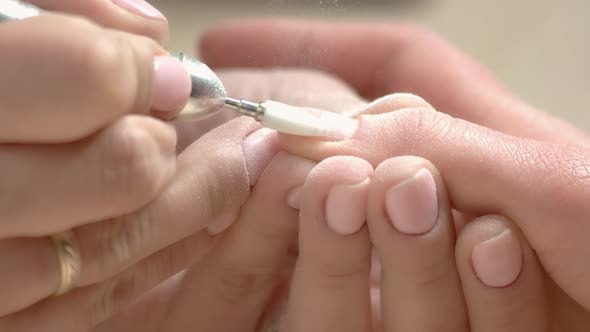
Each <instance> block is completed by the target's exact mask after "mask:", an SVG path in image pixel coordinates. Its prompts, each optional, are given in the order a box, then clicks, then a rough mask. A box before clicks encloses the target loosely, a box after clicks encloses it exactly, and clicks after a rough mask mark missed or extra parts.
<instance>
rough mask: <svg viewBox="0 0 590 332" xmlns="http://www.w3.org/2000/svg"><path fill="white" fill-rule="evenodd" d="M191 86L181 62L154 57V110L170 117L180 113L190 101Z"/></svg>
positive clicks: (169, 58)
mask: <svg viewBox="0 0 590 332" xmlns="http://www.w3.org/2000/svg"><path fill="white" fill-rule="evenodd" d="M191 85H192V83H191V78H190V76H189V74H188V72H187V71H186V69H185V68H184V66H183V65H182V63H181V62H180V61H178V60H177V59H175V58H173V57H170V56H156V57H154V86H153V99H152V109H154V110H155V111H158V112H161V113H164V114H170V115H171V113H174V112H178V111H179V110H180V109H181V108H182V107H183V106H184V105H185V104H186V102H187V101H188V98H189V96H190V92H191V87H192V86H191Z"/></svg>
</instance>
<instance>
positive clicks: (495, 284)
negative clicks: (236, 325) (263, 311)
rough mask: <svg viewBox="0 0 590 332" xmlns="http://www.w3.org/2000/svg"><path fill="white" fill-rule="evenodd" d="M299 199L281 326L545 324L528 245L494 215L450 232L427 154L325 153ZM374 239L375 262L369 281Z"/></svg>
mask: <svg viewBox="0 0 590 332" xmlns="http://www.w3.org/2000/svg"><path fill="white" fill-rule="evenodd" d="M300 197H301V200H300V202H299V203H298V204H297V203H296V204H297V205H298V206H300V208H301V212H300V216H301V217H300V238H299V247H300V251H299V252H300V255H299V258H298V261H297V265H296V268H295V272H294V276H293V281H292V283H293V284H292V286H291V289H290V294H291V295H290V298H289V303H288V305H287V308H286V312H285V313H284V316H283V319H282V320H281V321H280V325H279V326H280V329H278V330H280V331H293V332H295V331H458V332H460V331H498V330H502V331H523V330H532V331H538V330H544V329H545V328H544V327H545V324H546V323H547V317H546V315H545V313H546V311H545V310H546V309H547V308H546V307H545V302H544V297H543V295H544V294H543V293H542V292H538V290H539V288H541V287H542V281H543V272H542V269H541V268H540V266H539V263H538V261H537V259H536V257H535V254H534V252H533V250H532V249H531V248H530V247H529V246H528V245H527V243H526V240H525V239H524V238H523V237H522V236H521V234H520V232H519V231H518V229H517V228H516V227H515V226H514V225H513V224H512V223H510V222H509V221H508V220H505V219H504V218H501V217H497V216H482V217H480V218H478V219H476V220H474V221H472V222H471V223H470V224H469V225H468V226H466V227H465V228H464V229H463V230H462V231H461V233H460V234H459V235H458V239H457V240H456V239H455V229H454V224H453V217H452V213H451V209H450V203H449V200H448V196H447V193H446V190H445V185H444V182H443V179H442V178H441V177H440V174H439V173H438V172H437V170H436V169H435V168H434V167H433V165H432V164H430V163H429V162H427V161H425V160H423V159H420V158H415V157H397V158H392V159H389V160H386V161H384V162H383V163H381V164H380V165H379V166H378V167H377V168H376V169H375V171H373V167H372V166H371V165H370V164H369V163H367V162H366V161H363V160H360V159H357V158H353V157H334V158H329V159H326V160H324V161H323V162H321V163H320V164H319V165H318V166H317V167H316V168H314V169H313V170H312V172H311V174H310V176H309V177H308V179H307V181H306V183H305V185H304V187H303V190H302V193H301V196H300ZM365 220H366V225H365ZM366 226H368V227H366ZM373 247H374V248H375V249H376V253H377V257H378V258H379V260H380V261H381V262H382V266H383V267H382V271H379V270H380V269H379V268H377V269H374V272H376V273H373V278H372V280H371V278H370V270H371V248H373ZM374 266H375V265H374ZM375 275H376V276H377V278H375V277H374V276H375ZM379 276H380V278H379ZM369 285H371V286H372V287H371V292H370V293H369ZM371 309H373V310H371ZM577 327H578V328H580V327H581V326H577ZM262 331H266V330H264V329H263V330H262Z"/></svg>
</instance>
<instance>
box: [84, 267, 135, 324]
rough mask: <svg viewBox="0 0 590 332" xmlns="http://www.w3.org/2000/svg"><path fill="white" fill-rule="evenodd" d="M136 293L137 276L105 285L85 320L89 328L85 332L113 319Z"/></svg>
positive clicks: (122, 278) (126, 277)
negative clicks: (110, 318)
mask: <svg viewBox="0 0 590 332" xmlns="http://www.w3.org/2000/svg"><path fill="white" fill-rule="evenodd" d="M136 292H137V281H136V280H135V275H124V276H121V277H119V278H117V279H116V280H113V281H111V282H108V283H106V284H104V285H103V287H102V289H101V290H100V294H99V295H98V298H97V300H96V301H95V302H94V303H93V304H92V305H91V307H90V310H89V312H88V317H87V319H85V321H86V324H87V326H86V328H85V329H84V331H87V330H90V329H92V328H94V327H95V326H96V325H97V324H99V323H101V322H103V321H104V320H105V319H107V318H109V317H111V316H112V314H113V313H114V312H116V311H117V310H118V309H119V308H121V307H122V306H123V305H125V304H126V303H128V302H129V301H130V300H131V299H132V298H133V296H134V295H135V294H136ZM81 331H82V330H81Z"/></svg>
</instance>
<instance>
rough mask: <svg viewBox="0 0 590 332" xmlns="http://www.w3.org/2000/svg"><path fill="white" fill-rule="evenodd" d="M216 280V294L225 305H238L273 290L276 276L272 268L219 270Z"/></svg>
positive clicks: (226, 267)
mask: <svg viewBox="0 0 590 332" xmlns="http://www.w3.org/2000/svg"><path fill="white" fill-rule="evenodd" d="M221 270H222V271H221V273H220V276H219V278H218V279H217V280H218V282H217V294H219V296H220V297H221V298H222V299H224V301H225V302H227V303H238V302H240V301H242V300H243V299H244V298H247V297H249V296H252V295H253V294H258V293H261V292H264V291H266V290H270V289H273V288H274V285H275V282H276V280H277V279H278V274H277V271H275V269H272V268H254V267H243V266H242V267H229V266H225V267H222V268H221Z"/></svg>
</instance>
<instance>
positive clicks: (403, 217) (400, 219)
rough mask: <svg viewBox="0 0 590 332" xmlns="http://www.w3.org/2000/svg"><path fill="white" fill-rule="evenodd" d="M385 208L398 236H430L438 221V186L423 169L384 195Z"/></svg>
mask: <svg viewBox="0 0 590 332" xmlns="http://www.w3.org/2000/svg"><path fill="white" fill-rule="evenodd" d="M385 207H386V210H387V213H388V215H389V218H390V219H391V222H392V224H393V226H394V227H395V228H396V229H397V230H398V231H399V232H401V233H404V234H408V235H419V234H424V233H427V232H429V231H430V230H431V229H432V228H433V227H434V225H435V224H436V221H437V218H438V198H437V195H436V182H435V181H434V177H433V176H432V173H430V171H429V170H427V169H425V168H424V169H422V170H420V171H419V172H418V173H416V175H414V176H413V177H412V178H410V179H408V180H406V181H405V182H402V183H400V184H398V185H396V186H395V187H393V188H391V189H389V191H387V193H386V194H385Z"/></svg>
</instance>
